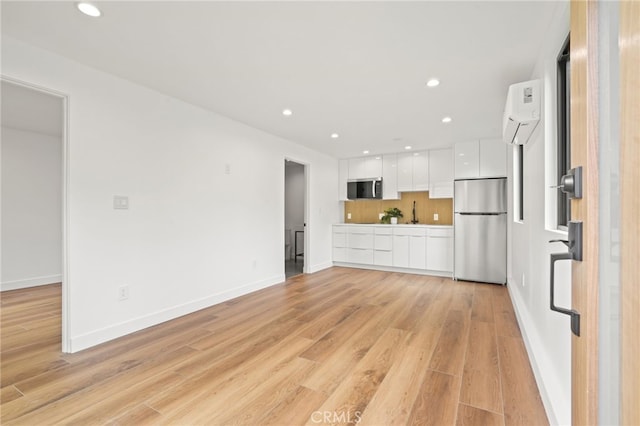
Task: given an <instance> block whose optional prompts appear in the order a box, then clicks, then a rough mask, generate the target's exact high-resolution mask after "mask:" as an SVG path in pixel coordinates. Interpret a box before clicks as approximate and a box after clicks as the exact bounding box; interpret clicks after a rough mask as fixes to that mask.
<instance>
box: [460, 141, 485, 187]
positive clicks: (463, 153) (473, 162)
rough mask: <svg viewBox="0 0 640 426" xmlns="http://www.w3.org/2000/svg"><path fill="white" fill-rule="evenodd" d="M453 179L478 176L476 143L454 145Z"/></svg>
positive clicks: (478, 157) (478, 154) (478, 149)
mask: <svg viewBox="0 0 640 426" xmlns="http://www.w3.org/2000/svg"><path fill="white" fill-rule="evenodd" d="M454 157H455V167H454V168H455V178H456V179H465V178H477V177H479V176H480V145H479V144H478V141H470V142H459V143H457V144H456V145H455V149H454Z"/></svg>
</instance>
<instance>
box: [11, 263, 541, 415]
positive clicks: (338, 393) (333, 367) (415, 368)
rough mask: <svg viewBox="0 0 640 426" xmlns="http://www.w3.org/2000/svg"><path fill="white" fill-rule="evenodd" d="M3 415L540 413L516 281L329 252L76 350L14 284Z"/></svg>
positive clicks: (50, 289) (55, 310)
mask: <svg viewBox="0 0 640 426" xmlns="http://www.w3.org/2000/svg"><path fill="white" fill-rule="evenodd" d="M1 328H2V346H1V351H2V352H1V355H2V406H1V408H2V414H1V416H2V417H1V421H2V424H7V425H9V424H25V425H36V424H37V425H43V424H55V423H64V424H78V425H89V424H105V423H109V424H135V425H138V424H183V425H184V424H212V425H216V424H246V425H267V424H280V425H302V424H308V425H315V424H322V423H336V424H339V423H349V422H350V423H351V424H355V423H358V422H359V424H361V425H365V424H366V425H391V424H394V425H402V424H415V425H453V424H458V425H503V424H504V425H514V424H520V425H543V424H547V418H546V416H545V413H544V409H543V407H542V403H541V400H540V396H539V394H538V389H537V387H536V383H535V381H534V379H533V375H532V372H531V368H530V366H529V364H528V358H527V355H526V352H525V348H524V345H523V342H522V337H521V335H520V331H519V329H518V325H517V323H516V320H515V317H514V313H513V308H512V306H511V303H510V300H509V296H508V294H507V290H506V289H505V288H504V287H499V286H493V285H486V284H473V283H464V282H454V281H451V280H449V279H442V278H435V277H425V276H417V275H405V274H398V273H386V272H378V271H364V270H356V269H346V268H331V269H328V270H325V271H322V272H319V273H316V274H313V275H300V276H297V277H295V278H293V279H290V280H288V281H287V282H286V283H284V284H282V285H278V286H274V287H271V288H268V289H265V290H262V291H259V292H256V293H253V294H250V295H247V296H244V297H241V298H238V299H234V300H232V301H229V302H227V303H223V304H220V305H216V306H214V307H212V308H209V309H205V310H202V311H199V312H196V313H194V314H191V315H188V316H184V317H182V318H179V319H176V320H173V321H170V322H167V323H164V324H161V325H158V326H155V327H152V328H149V329H146V330H143V331H140V332H138V333H135V334H132V335H129V336H126V337H123V338H120V339H117V340H114V341H112V342H108V343H105V344H103V345H100V346H98V347H95V348H91V349H88V350H86V351H83V352H80V353H76V354H61V353H60V286H58V285H54V286H47V287H41V288H35V289H29V290H18V291H11V292H5V293H3V294H2V327H1Z"/></svg>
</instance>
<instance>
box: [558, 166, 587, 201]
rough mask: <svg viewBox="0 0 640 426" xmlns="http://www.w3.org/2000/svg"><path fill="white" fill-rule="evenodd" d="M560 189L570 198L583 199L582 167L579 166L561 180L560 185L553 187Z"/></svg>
mask: <svg viewBox="0 0 640 426" xmlns="http://www.w3.org/2000/svg"><path fill="white" fill-rule="evenodd" d="M551 188H558V189H560V190H561V191H562V192H564V193H565V194H567V195H569V198H582V166H578V167H576V168H574V169H571V170H569V172H568V173H567V174H566V175H564V176H562V177H561V178H560V185H554V186H551Z"/></svg>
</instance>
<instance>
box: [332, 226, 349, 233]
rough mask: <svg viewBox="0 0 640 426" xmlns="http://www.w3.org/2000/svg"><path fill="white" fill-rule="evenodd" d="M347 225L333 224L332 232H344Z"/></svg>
mask: <svg viewBox="0 0 640 426" xmlns="http://www.w3.org/2000/svg"><path fill="white" fill-rule="evenodd" d="M347 229H348V227H347V226H345V225H333V233H334V234H346V233H347Z"/></svg>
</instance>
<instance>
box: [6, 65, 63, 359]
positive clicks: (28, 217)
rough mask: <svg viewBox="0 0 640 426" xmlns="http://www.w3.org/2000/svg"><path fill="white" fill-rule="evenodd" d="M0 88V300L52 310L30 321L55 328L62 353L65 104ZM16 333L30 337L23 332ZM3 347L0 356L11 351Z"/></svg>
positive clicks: (55, 97) (12, 84)
mask: <svg viewBox="0 0 640 426" xmlns="http://www.w3.org/2000/svg"><path fill="white" fill-rule="evenodd" d="M1 84H2V86H1V90H2V116H1V124H2V129H1V130H2V146H1V151H2V190H1V198H2V200H1V202H2V223H1V228H2V232H1V234H2V274H1V284H0V290H1V291H2V296H3V297H2V298H3V299H5V298H6V299H7V300H9V299H11V300H14V301H16V303H17V304H18V305H19V304H20V303H22V302H24V306H25V309H27V310H28V307H29V306H30V305H29V298H32V297H36V298H38V297H44V300H46V301H47V303H46V305H47V306H52V305H56V306H53V309H51V310H50V311H51V316H52V317H51V318H41V317H42V316H43V315H44V311H42V312H36V314H37V315H35V317H33V318H35V319H34V320H38V321H41V322H42V321H45V322H47V324H48V325H49V326H51V327H54V324H53V323H54V322H55V323H56V324H57V325H55V327H57V329H58V330H59V331H60V335H59V336H60V337H61V343H62V344H61V347H60V350H61V351H62V352H68V351H69V349H70V348H69V347H68V342H67V333H66V326H67V320H66V313H67V312H68V311H67V309H68V307H67V303H65V300H66V296H67V294H68V292H67V290H66V282H65V276H66V269H67V265H66V261H67V256H66V225H65V224H66V176H67V173H66V167H67V162H66V153H67V125H66V123H67V98H66V97H65V96H64V95H62V94H58V93H55V92H52V91H49V90H46V89H42V88H39V87H36V86H32V85H29V84H26V83H22V82H19V81H15V80H12V79H7V78H5V77H3V78H2V80H1ZM34 303H35V304H37V303H44V302H35V301H32V302H31V304H34ZM15 309H20V307H19V306H17V305H16V308H15ZM28 313H29V312H27V311H25V315H24V318H25V321H29V318H30V317H29V315H28ZM56 317H57V319H56ZM54 320H55V321H54ZM20 326H21V327H25V328H26V329H28V327H29V324H22V325H20ZM24 343H26V344H30V343H34V342H24ZM4 346H5V345H3V348H2V350H3V351H5V350H9V349H16V348H7V347H4ZM3 353H4V352H3Z"/></svg>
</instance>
